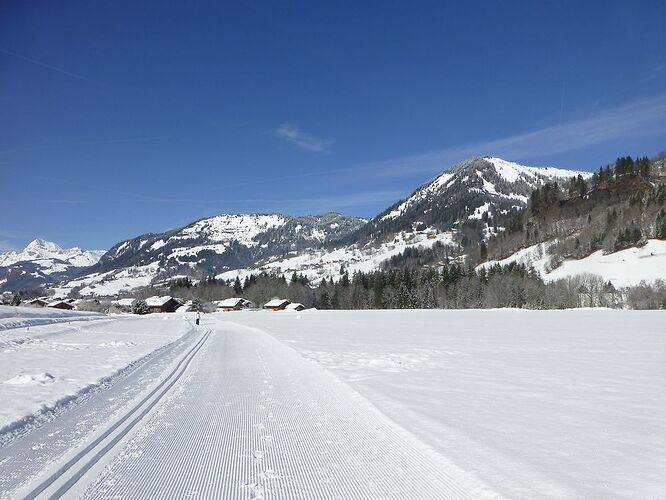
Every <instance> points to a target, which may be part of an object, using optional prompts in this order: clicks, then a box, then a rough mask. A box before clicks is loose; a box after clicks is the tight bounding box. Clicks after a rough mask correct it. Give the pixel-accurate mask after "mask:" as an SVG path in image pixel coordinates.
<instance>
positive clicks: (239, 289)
mask: <svg viewBox="0 0 666 500" xmlns="http://www.w3.org/2000/svg"><path fill="white" fill-rule="evenodd" d="M234 293H235V294H236V295H240V294H241V293H243V285H242V284H241V281H240V278H239V277H238V276H236V281H234Z"/></svg>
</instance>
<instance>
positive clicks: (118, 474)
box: [0, 319, 495, 499]
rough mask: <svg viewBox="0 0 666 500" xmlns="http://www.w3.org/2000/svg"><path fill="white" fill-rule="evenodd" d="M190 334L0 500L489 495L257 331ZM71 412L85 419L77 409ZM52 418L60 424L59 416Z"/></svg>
mask: <svg viewBox="0 0 666 500" xmlns="http://www.w3.org/2000/svg"><path fill="white" fill-rule="evenodd" d="M169 323H171V322H169ZM193 333H194V334H189V335H186V336H185V337H184V338H187V339H188V341H187V342H181V344H182V345H180V346H179V348H178V349H179V350H178V351H177V352H178V356H175V355H174V352H176V351H175V350H174V349H170V350H169V349H165V350H164V352H163V353H162V354H160V355H159V356H165V357H166V356H168V355H170V356H171V357H172V358H171V359H168V360H166V361H165V362H164V363H163V365H164V366H165V368H164V370H163V371H162V374H161V375H160V377H159V378H157V379H154V381H153V383H152V384H151V385H150V387H147V388H146V389H145V391H143V392H141V394H139V395H137V396H136V397H135V398H134V399H133V401H132V402H131V403H129V404H127V405H125V406H124V407H123V411H120V412H115V413H113V415H112V416H109V417H108V419H107V421H106V422H104V424H103V425H100V426H99V427H98V428H97V429H96V430H95V431H94V432H91V433H90V436H89V437H88V438H87V440H86V441H85V442H82V443H79V444H77V445H76V446H74V447H73V449H70V450H68V451H66V452H64V453H62V454H61V455H58V456H57V457H54V461H53V463H50V464H48V465H47V466H46V467H44V468H43V469H42V470H41V471H39V472H38V473H36V474H34V475H32V476H31V477H29V478H21V477H15V479H16V481H14V483H12V484H14V485H15V486H16V487H15V489H14V490H5V492H4V494H3V495H2V497H10V498H91V499H101V498H204V499H219V498H240V499H243V498H286V499H291V498H316V499H321V498H345V499H347V498H348V499H367V498H419V499H422V498H433V499H441V498H479V497H480V496H486V494H488V493H490V492H488V491H486V490H485V488H483V487H481V486H479V485H478V484H477V483H476V482H474V481H471V480H470V479H469V478H468V477H466V476H465V475H464V474H462V473H461V472H460V471H459V470H457V469H456V468H455V467H454V466H453V465H452V464H451V463H449V462H448V461H447V460H446V459H445V458H444V457H442V456H441V455H440V454H438V453H437V452H435V451H434V450H433V449H431V448H429V447H428V446H427V445H425V444H424V443H422V442H421V441H419V440H418V439H417V438H415V437H414V436H413V435H411V434H410V433H408V432H407V431H405V430H404V429H403V428H401V427H400V426H399V425H397V424H396V423H394V422H393V421H392V420H391V419H389V418H388V417H386V416H385V415H384V414H382V413H381V412H380V411H379V410H377V409H376V408H375V407H374V406H373V405H372V404H371V403H370V402H369V401H367V400H366V399H364V398H363V397H362V396H360V395H359V394H358V393H356V392H355V391H354V390H353V389H351V388H350V387H349V386H348V385H346V384H345V383H343V382H341V381H340V380H339V379H338V378H336V377H335V376H334V375H332V374H331V373H330V372H328V371H327V370H326V369H324V368H323V367H322V366H320V365H319V364H317V363H316V362H314V361H311V360H308V359H305V358H304V357H302V356H301V355H300V354H299V353H297V352H296V351H295V350H293V349H292V348H290V347H288V346H287V345H285V344H284V343H282V342H280V341H279V340H277V339H275V338H274V337H272V336H271V335H269V334H267V333H265V332H263V331H261V330H258V329H255V328H250V327H246V326H241V325H238V324H235V323H232V322H230V321H216V320H214V319H210V320H208V319H206V320H204V322H203V324H202V326H201V327H199V328H198V329H197V330H196V331H194V332H193ZM167 361H168V362H167ZM149 367H150V363H146V367H144V368H138V369H137V370H142V369H148V368H149ZM77 410H78V411H81V412H85V405H82V406H81V408H78V409H74V410H73V411H77ZM58 418H61V419H64V421H67V414H66V413H65V414H64V415H61V416H59V417H58ZM58 418H57V419H58ZM57 419H56V420H55V421H53V422H50V424H52V425H56V424H57ZM69 421H70V423H71V424H72V425H76V422H75V420H74V421H72V418H71V416H70V418H69ZM72 422H74V423H72ZM39 431H40V429H36V430H34V431H33V432H32V433H27V434H26V435H25V436H20V437H18V438H17V439H16V440H15V441H14V442H12V443H10V445H8V447H9V448H11V447H13V450H9V449H5V450H3V449H2V448H0V475H5V474H7V475H12V474H13V475H14V476H16V475H17V474H19V472H20V471H18V470H17V469H15V468H13V465H12V461H8V460H6V455H7V454H8V453H17V450H20V449H21V444H22V443H21V441H23V440H25V443H26V446H23V448H24V450H23V453H24V459H25V460H27V461H28V462H29V461H30V457H29V454H30V450H31V449H34V447H30V446H27V445H29V444H30V443H31V434H33V433H38V432H39ZM49 435H52V434H49ZM32 441H34V437H33V438H32ZM8 447H5V448H8ZM3 453H4V455H5V459H3ZM25 454H27V455H28V456H27V457H26V456H25ZM3 469H4V470H3ZM17 485H18V486H17ZM490 496H495V495H493V494H492V493H490Z"/></svg>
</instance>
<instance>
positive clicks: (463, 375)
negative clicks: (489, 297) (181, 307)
mask: <svg viewBox="0 0 666 500" xmlns="http://www.w3.org/2000/svg"><path fill="white" fill-rule="evenodd" d="M192 318H193V316H192V315H191V314H186V315H181V314H171V315H153V316H148V317H139V318H137V317H131V316H114V317H106V318H103V319H101V320H96V321H89V322H75V323H70V324H52V325H45V326H36V327H31V328H30V330H29V331H28V330H27V329H26V328H20V329H16V330H14V331H12V330H7V331H6V332H4V333H3V334H2V335H3V337H2V340H1V342H2V346H1V347H2V352H0V379H2V381H4V383H0V402H1V403H2V405H1V406H2V408H0V412H4V413H0V415H2V418H3V419H4V420H3V422H9V421H14V420H16V419H17V418H21V416H24V415H26V414H28V413H31V412H35V411H38V410H39V408H40V405H42V404H46V405H49V404H53V403H55V402H56V401H58V400H59V399H60V400H61V401H62V398H63V397H66V396H67V395H71V394H74V393H77V391H80V390H81V389H82V388H84V387H86V386H87V385H89V384H93V387H96V389H95V390H94V391H91V393H90V394H87V395H86V396H85V397H83V396H81V395H79V397H78V398H74V399H73V400H72V401H74V402H75V404H71V405H65V406H63V407H62V411H59V412H54V413H53V415H51V418H48V419H43V420H39V419H38V420H35V421H34V422H30V423H31V425H30V426H28V429H27V430H26V429H24V430H23V432H15V431H14V430H13V431H12V432H11V433H8V432H7V431H5V432H4V434H3V433H2V432H0V498H13V497H25V496H28V497H29V498H33V497H35V498H42V497H50V496H55V497H59V496H66V497H68V498H78V497H83V498H137V497H141V498H166V497H172V498H173V497H178V498H185V497H197V498H210V499H213V498H358V499H361V498H434V499H439V498H475V499H476V498H595V499H614V498H663V497H664V492H665V491H666V479H664V475H663V471H664V470H666V419H665V418H664V415H666V392H665V391H664V390H663V388H664V386H666V333H665V332H666V315H664V314H663V313H661V312H634V311H614V310H571V311H522V310H484V311H304V312H275V313H273V312H264V311H243V312H231V313H215V314H210V315H204V316H203V318H202V324H201V326H199V327H197V328H194V327H193V326H192ZM9 335H13V338H9V337H8V336H9ZM160 346H163V347H160ZM151 352H152V354H150V355H148V356H146V354H148V353H151ZM140 358H141V359H142V360H146V359H147V360H148V361H137V360H138V359H140ZM127 367H129V368H127ZM114 373H115V374H116V375H115V376H114ZM105 377H110V378H109V379H105ZM100 380H109V381H110V382H108V383H104V382H102V383H101V384H100ZM79 394H81V393H79ZM10 427H11V426H10ZM14 427H15V426H14ZM5 429H7V427H5Z"/></svg>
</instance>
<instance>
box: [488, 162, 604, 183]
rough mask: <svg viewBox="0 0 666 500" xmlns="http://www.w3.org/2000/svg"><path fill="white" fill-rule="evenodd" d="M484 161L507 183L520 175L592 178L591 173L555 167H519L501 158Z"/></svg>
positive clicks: (514, 180)
mask: <svg viewBox="0 0 666 500" xmlns="http://www.w3.org/2000/svg"><path fill="white" fill-rule="evenodd" d="M484 160H486V161H489V162H490V163H492V164H493V166H494V167H495V170H496V171H497V173H498V174H499V175H500V176H502V177H503V178H504V180H506V181H508V182H516V181H517V180H518V178H519V177H520V176H521V175H525V176H527V177H534V174H538V175H544V176H546V177H549V178H551V179H568V178H571V177H575V176H577V175H581V176H582V177H583V178H585V179H587V178H589V177H592V173H591V172H581V171H578V170H568V169H564V168H556V167H528V166H526V165H520V164H519V163H515V162H512V161H506V160H503V159H501V158H494V157H492V156H488V157H484Z"/></svg>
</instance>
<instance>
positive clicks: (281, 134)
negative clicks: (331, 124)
mask: <svg viewBox="0 0 666 500" xmlns="http://www.w3.org/2000/svg"><path fill="white" fill-rule="evenodd" d="M275 136H276V137H277V138H278V139H282V140H283V141H287V142H291V143H292V144H296V145H297V146H298V147H299V148H301V149H305V150H306V151H313V152H315V153H330V152H331V146H332V145H333V139H320V138H318V137H315V136H313V135H310V134H308V133H306V132H303V131H302V130H301V129H299V128H298V127H294V126H293V125H290V124H288V123H283V124H282V125H280V126H279V127H278V128H277V130H275Z"/></svg>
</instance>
